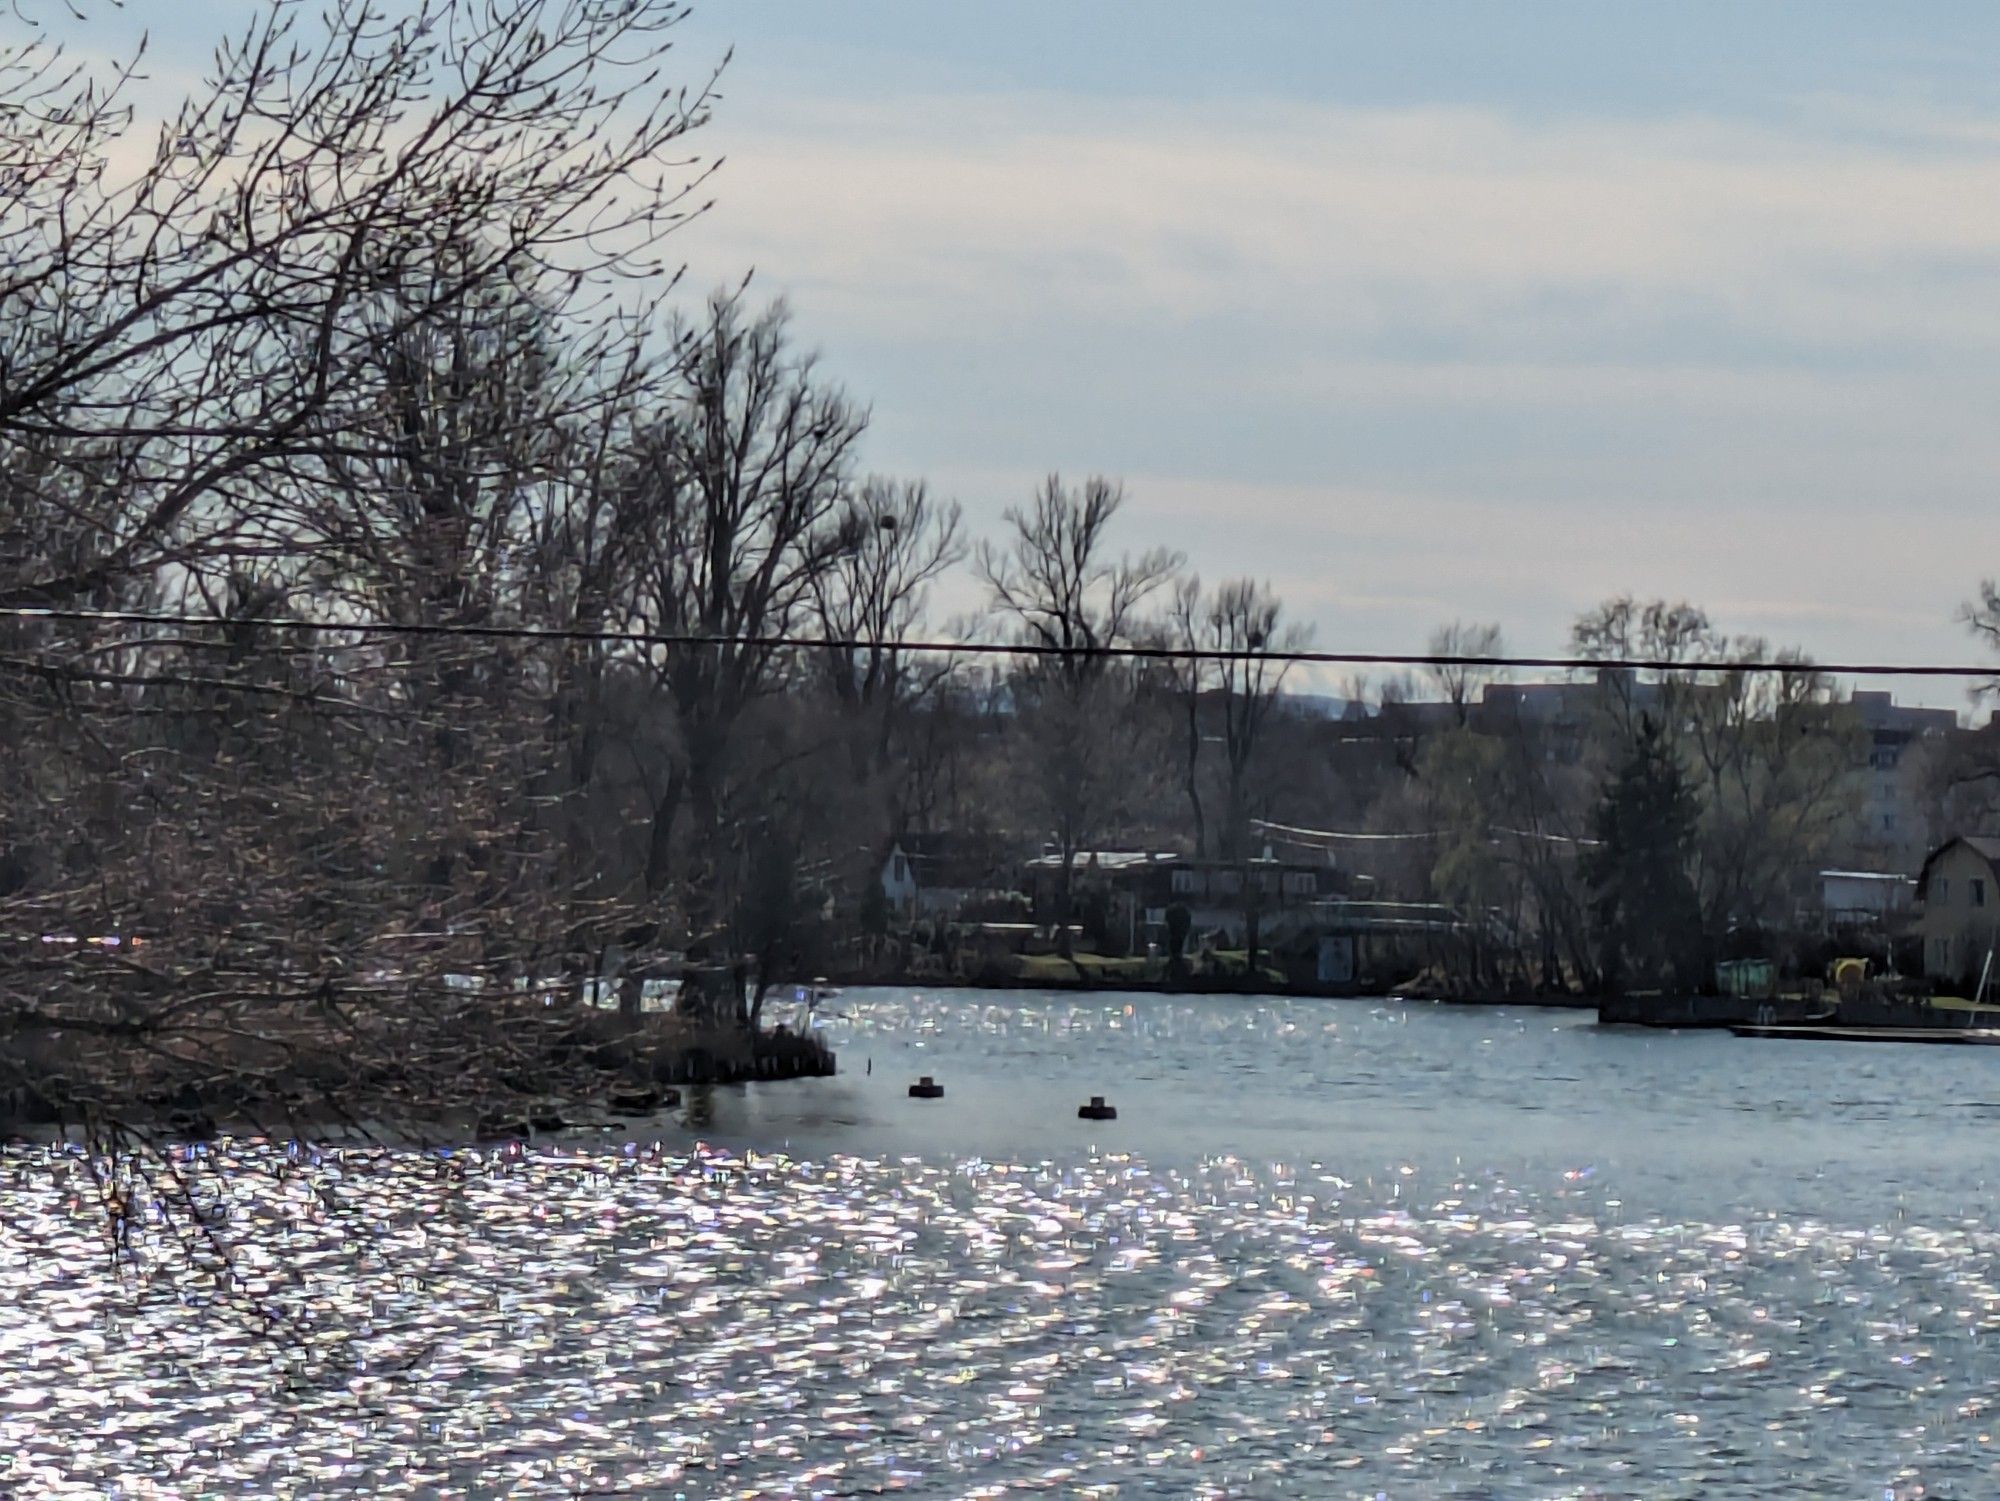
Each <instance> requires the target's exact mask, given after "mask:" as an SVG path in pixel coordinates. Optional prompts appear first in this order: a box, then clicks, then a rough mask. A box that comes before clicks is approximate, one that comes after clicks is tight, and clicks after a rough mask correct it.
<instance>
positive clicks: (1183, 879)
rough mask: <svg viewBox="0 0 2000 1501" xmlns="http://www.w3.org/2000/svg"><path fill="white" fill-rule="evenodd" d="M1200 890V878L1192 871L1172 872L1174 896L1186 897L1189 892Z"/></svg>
mask: <svg viewBox="0 0 2000 1501" xmlns="http://www.w3.org/2000/svg"><path fill="white" fill-rule="evenodd" d="M1200 888H1201V877H1200V876H1198V875H1196V874H1195V873H1194V872H1193V871H1191V870H1177V871H1175V872H1174V894H1175V895H1176V896H1186V895H1188V894H1189V893H1190V892H1194V891H1198V890H1200Z"/></svg>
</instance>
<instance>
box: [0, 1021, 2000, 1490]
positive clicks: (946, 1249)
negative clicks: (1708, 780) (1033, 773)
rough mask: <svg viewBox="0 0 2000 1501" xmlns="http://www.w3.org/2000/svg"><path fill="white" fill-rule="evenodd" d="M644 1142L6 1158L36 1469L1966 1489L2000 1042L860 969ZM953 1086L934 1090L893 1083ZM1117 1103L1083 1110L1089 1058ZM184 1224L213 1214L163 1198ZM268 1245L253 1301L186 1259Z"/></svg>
mask: <svg viewBox="0 0 2000 1501" xmlns="http://www.w3.org/2000/svg"><path fill="white" fill-rule="evenodd" d="M823 1012H824V1013H827V1014H823V1015H822V1017H821V1019H820V1020H821V1022H822V1024H823V1025H824V1026H825V1028H826V1031H827V1033H828V1035H829V1038H830V1040H831V1041H832V1042H833V1043H834V1045H835V1046H836V1047H837V1048H838V1049H839V1050H840V1057H841V1067H842V1069H843V1073H842V1075H841V1077H839V1078H836V1079H829V1080H810V1081H802V1082H796V1083H786V1084H776V1085H770V1086H757V1087H752V1088H749V1089H746V1090H716V1091H713V1092H709V1093H701V1094H697V1095H694V1096H691V1097H690V1099H689V1100H688V1102H687V1105H686V1108H685V1110H684V1111H683V1112H681V1113H680V1114H678V1115H676V1116H673V1117H670V1118H662V1119H661V1120H660V1121H658V1122H654V1123H649V1124H648V1125H647V1126H645V1128H644V1129H642V1130H639V1131H637V1132H635V1133H633V1134H632V1135H630V1136H629V1137H628V1136H616V1137H614V1136H594V1137H571V1138H566V1139H563V1140H560V1141H557V1142H553V1143H543V1142H536V1143H531V1144H527V1145H526V1146H522V1145H520V1144H510V1145H500V1146H488V1147H483V1148H478V1149H468V1148H463V1147H461V1148H456V1149H452V1150H448V1151H428V1152H419V1151H412V1150H390V1149H382V1148H367V1149H355V1148H348V1149H343V1150H335V1149H333V1148H326V1147H321V1148H315V1147H312V1146H310V1145H306V1144H299V1143H289V1144H288V1143H281V1142H255V1141H225V1142H221V1143H217V1144H215V1145H214V1146H212V1147H207V1148H190V1149H188V1150H187V1151H186V1152H185V1153H183V1154H181V1160H178V1161H177V1162H176V1163H175V1164H174V1165H173V1167H174V1171H176V1172H179V1173H183V1174H185V1175H186V1177H187V1179H188V1181H189V1182H190V1183H191V1184H192V1185H193V1186H194V1192H195V1196H196V1198H197V1200H198V1201H199V1202H201V1203H203V1204H205V1205H209V1206H212V1213H211V1219H212V1221H213V1224H212V1227H211V1228H212V1233H213V1240H212V1241H211V1240H210V1238H209V1235H208V1233H207V1232H204V1231H201V1230H200V1229H196V1230H195V1231H193V1232H192V1233H193V1235H194V1240H193V1242H192V1244H191V1248H187V1249H177V1248H176V1247H175V1245H174V1244H173V1243H172V1236H173V1233H174V1227H172V1226H162V1225H150V1226H147V1227H144V1228H142V1229H141V1230H140V1232H139V1233H137V1234H136V1235H135V1236H134V1237H133V1240H132V1243H131V1246H130V1248H129V1250H128V1251H127V1252H126V1253H125V1256H124V1263H125V1264H124V1266H123V1267H122V1269H121V1270H114V1269H113V1265H112V1258H111V1254H110V1249H109V1245H108V1240H107V1236H106V1232H105V1220H104V1216H103V1214H102V1212H101V1211H97V1210H95V1209H94V1208H93V1207H92V1206H93V1205H94V1203H95V1202H96V1201H95V1196H94V1191H93V1190H92V1188H91V1186H90V1180H89V1177H88V1173H87V1172H86V1169H85V1164H84V1163H83V1161H82V1159H81V1158H80V1157H79V1156H78V1155H77V1154H76V1153H75V1152H73V1151H63V1150H59V1149H50V1148H47V1147H16V1148H11V1149H6V1151H5V1152H4V1154H0V1213H4V1215H5V1223H6V1225H7V1233H6V1235H5V1236H4V1238H0V1255H4V1280H0V1371H5V1372H6V1373H7V1377H8V1379H7V1381H6V1382H5V1383H0V1491H5V1490H7V1489H8V1488H10V1487H11V1488H12V1489H13V1490H14V1491H16V1492H18V1493H20V1494H23V1495H45V1494H46V1495H61V1494H76V1495H100V1494H121V1495H132V1496H141V1495H156V1494H166V1495H221V1494H233V1495H241V1494H258V1495H263V1494H280V1495H316V1496H317V1495H329V1494H366V1495H410V1496H430V1495H439V1494H450V1495H474V1496H483V1495H501V1494H527V1495H550V1496H561V1495H640V1496H656V1495H657V1496H681V1495H685V1496H725V1495H729V1496H846V1495H872V1494H881V1493H888V1492H903V1493H908V1494H912V1495H941V1496H989V1495H998V1494H1002V1493H1009V1494H1011V1493H1014V1492H1036V1491H1045V1492H1049V1493H1054V1494H1060V1495H1103V1496H1108V1495H1165V1496H1302V1495H1304V1496H1329V1497H1333V1496H1356V1497H1375V1496H1378V1495H1379V1496H1391V1497H1402V1496H1423V1497H1430V1496H1463V1497H1516V1496H1519V1497H1589V1496H1606V1497H1609V1496H1628V1495H1644V1496H1711V1495H1729V1496H1759V1495H1768V1496H1773V1497H1779V1496H1783V1497H1796V1496H1800V1495H1828V1496H1835V1495H1838V1496H1859V1497H1885V1498H1892V1501H1900V1498H1913V1497H1918V1496H1934V1497H1943V1496H1964V1495H1976V1494H1986V1493H1989V1492H1990V1490H1991V1476H1992V1474H1994V1473H1995V1472H1996V1471H2000V1458H1996V1457H1995V1455H1994V1454H1993V1453H1992V1451H1993V1449H1994V1448H1995V1447H1996V1445H1995V1435H1996V1432H2000V1418H1996V1415H1995V1413H1994V1411H1993V1404H1994V1402H1995V1401H1996V1400H2000V1397H1996V1393H2000V1345H1996V1340H1995V1336H1996V1331H2000V1263H1996V1252H2000V1235H1996V1234H1995V1233H1993V1232H1992V1231H1991V1230H1989V1228H1988V1227H1989V1225H1990V1224H1991V1221H1992V1214H1991V1209H1992V1204H1993V1191H1992V1173H1991V1171H1990V1168H1989V1163H1990V1162H1991V1160H1992V1156H1993V1152H1992V1140H1993V1136H1994V1133H1995V1132H1996V1130H2000V1072H1996V1070H2000V1053H1996V1052H1995V1051H1993V1050H1988V1049H1982V1048H1939V1047H1892V1046H1881V1045H1873V1046H1870V1045H1855V1044H1808V1043H1791V1042H1753V1041H1745V1040H1739V1039H1735V1038H1732V1037H1730V1036H1728V1035H1727V1034H1726V1033H1725V1034H1720V1035H1717V1034H1666V1033H1655V1032H1639V1031H1626V1030H1621V1029H1609V1028H1599V1027H1597V1026H1596V1025H1595V1024H1594V1023H1593V1022H1592V1021H1591V1019H1590V1016H1589V1013H1577V1012H1563V1011H1530V1010H1497V1009H1472V1008H1452V1007H1433V1006H1427V1005H1403V1006H1398V1005H1378V1004H1374V1003H1369V1002H1342V1001H1306V1000H1296V1001H1295V1000H1278V999H1259V998H1237V997H1202V998H1175V997H1166V996H1118V995H1090V996H1080V995H1058V994H1038V993H1034V992H1018V991H1015V992H1004V993H1001V992H995V993H979V992H964V991H960V992H948V993H939V994H935V995H932V994H925V993H917V992H911V991H903V990H897V991H886V990H885V991H872V992H871V991H851V992H849V993H847V994H846V995H844V996H841V997H839V998H837V999H835V1000H833V1001H832V1002H830V1003H828V1005H827V1006H826V1007H823ZM919 1074H930V1075H933V1076H935V1077H936V1078H937V1079H938V1080H939V1081H940V1082H941V1083H943V1084H944V1085H945V1088H946V1095H945V1098H944V1099H942V1100H937V1101H916V1100H911V1099H909V1098H907V1096H906V1089H907V1086H908V1085H909V1084H910V1082H911V1081H912V1080H914V1079H915V1078H916V1077H917V1076H918V1075H919ZM1094 1094H1099V1095H1104V1096H1106V1097H1108V1099H1109V1100H1110V1101H1111V1103H1112V1104H1114V1105H1115V1106H1116V1107H1117V1108H1118V1111H1119V1119H1118V1120H1117V1121H1115V1122H1109V1123H1103V1124H1095V1123H1090V1122H1086V1121H1081V1120H1078V1119H1077V1117H1076V1109H1077V1106H1078V1105H1079V1104H1081V1103H1082V1102H1083V1101H1084V1100H1085V1099H1086V1098H1088V1097H1089V1096H1090V1095H1094ZM182 1228H186V1227H182ZM212 1247H221V1248H223V1249H225V1250H227V1251H228V1253H229V1254H230V1256H231V1257H232V1259H233V1264H234V1272H233V1276H234V1279H235V1286H234V1290H233V1291H232V1292H230V1294H229V1295H228V1296H227V1297H223V1296H221V1295H220V1291H219V1288H218V1285H217V1283H216V1281H215V1280H214V1279H212V1278H209V1279H204V1278H200V1277H194V1276H190V1275H189V1274H188V1273H187V1272H186V1271H185V1266H186V1263H187V1258H188V1257H189V1256H193V1257H195V1258H196V1259H198V1260H206V1261H212V1260H213V1258H214V1255H215V1251H214V1250H213V1249H212Z"/></svg>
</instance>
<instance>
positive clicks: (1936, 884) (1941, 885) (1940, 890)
mask: <svg viewBox="0 0 2000 1501" xmlns="http://www.w3.org/2000/svg"><path fill="white" fill-rule="evenodd" d="M1931 896H1932V898H1933V899H1934V900H1935V901H1936V902H1937V904H1938V905H1939V906H1940V907H1942V906H1943V905H1944V904H1945V903H1946V902H1948V901H1950V900H1951V881H1950V880H1949V879H1948V878H1946V877H1944V876H1939V877H1938V878H1937V879H1936V880H1935V881H1933V882H1931Z"/></svg>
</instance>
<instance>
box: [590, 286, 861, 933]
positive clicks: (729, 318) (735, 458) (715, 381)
mask: <svg viewBox="0 0 2000 1501" xmlns="http://www.w3.org/2000/svg"><path fill="white" fill-rule="evenodd" d="M786 321H787V320H786V313H785V309H784V308H783V306H782V305H775V306H773V307H771V308H769V309H767V310H766V311H764V312H762V313H760V314H758V315H756V316H754V317H746V316H745V314H744V310H743V307H742V303H741V299H740V297H737V296H717V297H714V298H711V299H710V301H709V303H708V305H707V308H706V311H705V313H704V315H703V317H702V319H701V321H700V322H699V323H695V324H682V325H681V326H680V328H679V330H678V332H679V337H678V338H677V340H676V344H677V346H678V347H680V348H682V349H684V350H685V351H686V356H687V358H686V363H685V366H684V372H683V375H682V378H681V381H680V382H679V383H678V384H677V386H676V388H675V389H674V390H673V391H672V392H671V393H670V395H669V399H668V401H667V404H666V406H665V407H664V408H663V409H662V410H661V411H660V412H659V413H658V414H657V415H656V417H655V418H654V420H653V421H652V422H651V424H650V425H649V426H648V427H647V428H646V429H645V430H644V431H643V432H642V433H641V434H640V436H639V440H638V443H637V446H636V449H635V451H634V453H633V454H632V456H631V460H630V462H631V465H632V468H631V472H630V483H632V484H633V485H635V486H638V487H640V488H641V489H642V490H643V491H645V493H646V494H647V495H648V497H649V499H648V505H649V507H650V509H651V515H652V525H653V527H654V528H655V530H654V532H653V535H652V536H651V537H650V539H649V543H650V545H649V547H648V550H647V553H646V556H645V560H644V563H643V565H642V567H641V568H640V570H639V575H638V582H637V588H636V592H635V594H634V596H633V598H632V600H631V602H630V605H629V607H628V608H629V611H630V615H629V619H630V621H631V623H633V624H642V625H644V626H646V627H647V628H649V629H651V630H653V631H656V632H660V633H664V634H670V635H689V636H693V637H696V638H699V641H700V644H692V645H671V646H658V647H653V648H649V649H648V650H647V651H646V652H645V653H644V656H643V664H644V666H645V668H646V670H647V671H648V672H649V673H651V674H652V676H653V678H654V680H655V681H656V682H657V684H658V686H659V688H660V690H661V691H662V692H663V693H664V695H665V697H666V700H667V702H668V704H669V705H670V706H671V709H672V713H673V716H674V723H675V728H676V739H677V746H676V751H675V754H674V756H673V759H672V762H671V764H670V765H669V766H668V767H666V768H665V769H664V773H663V775H662V776H661V777H660V780H659V782H658V784H657V785H656V786H655V787H654V788H653V789H652V790H651V793H650V803H651V808H650V817H649V822H650V838H649V848H648V855H647V860H646V870H645V886H646V889H647V891H648V892H649V893H651V894H652V895H654V896H655V897H657V896H659V895H660V894H661V893H663V892H664V891H665V890H666V888H667V885H668V879H669V876H670V875H671V874H672V873H673V856H674V851H675V848H676V836H677V832H678V830H677V825H678V821H679V816H680V814H681V811H682V809H683V807H686V808H687V809H688V810H689V811H690V812H691V815H692V819H693V827H692V829H691V830H689V831H688V839H687V841H686V842H685V843H686V847H687V854H688V856H689V861H690V868H688V869H685V870H684V871H682V873H681V880H680V885H681V887H682V889H683V890H684V892H685V894H686V899H687V902H688V904H689V923H690V925H691V931H692V932H693V934H694V935H695V936H696V937H697V938H699V937H701V936H702V935H704V934H705V933H707V932H709V931H710V930H712V929H713V927H714V924H715V923H716V921H717V919H718V914H719V912H720V909H721V905H722V898H721V895H720V893H719V891H718V882H719V880H720V879H721V872H722V865H721V860H722V850H721V836H722V833H723V810H724V807H725V805H726V802H727V800H728V796H729V787H728V783H729V781H730V779H731V777H732V775H735V774H737V773H739V772H741V771H742V770H743V769H744V768H743V766H742V764H741V762H740V758H739V752H740V751H741V749H742V747H741V746H740V745H739V744H738V742H737V740H736V730H737V727H738V725H739V724H740V722H741V720H742V717H743V715H744V713H745V712H746V711H747V709H748V708H749V707H750V705H752V704H753V703H755V702H756V701H757V700H758V699H760V698H761V697H763V696H764V695H766V694H768V693H770V692H771V691H773V690H774V689H775V688H776V687H778V686H779V685H780V684H781V683H782V682H784V681H785V680H786V675H787V674H788V673H789V672H791V671H792V670H793V669H794V668H795V666H796V665H797V657H796V653H794V652H792V651H791V650H789V649H788V648H787V647H785V646H784V645H782V644H781V643H782V639H783V638H784V637H786V636H787V635H788V634H789V633H791V632H792V631H793V630H794V628H795V627H796V626H797V625H799V624H800V623H801V622H804V621H806V620H808V619H809V618H810V615H811V610H812V606H813V602H814V588H815V585H816V583H817V582H818V581H819V580H820V578H821V577H822V575H824V574H825V573H826V572H827V571H828V570H829V569H830V568H832V567H833V566H835V563H836V560H838V559H840V558H842V557H843V556H845V555H847V554H850V553H852V552H853V551H854V550H855V549H856V548H857V546H859V544H860V539H861V532H862V530H863V528H862V527H861V525H860V523H859V521H858V519H857V516H856V513H855V512H854V511H852V510H851V509H849V507H848V506H847V504H846V502H847V499H848V496H849V493H850V483H851V482H850V465H851V463H852V458H853V453H854V447H855V444H856V442H857V440H858V439H859V438H860V435H861V433H862V430H863V428H864V426H865V423H866V418H865V416H864V414H863V413H862V412H861V411H860V410H859V409H858V408H856V407H855V406H853V405H852V404H851V403H850V402H849V401H848V400H847V398H846V397H845V395H843V394H842V393H841V392H840V391H839V390H838V389H837V388H835V387H833V386H831V385H829V384H827V383H826V382H825V381H823V380H822V379H821V378H820V376H819V374H818V370H817V367H816V363H815V360H814V359H813V358H812V357H811V356H809V355H803V354H800V353H799V352H798V351H796V350H794V349H793V348H792V347H791V345H790V343H789V341H788V338H787V333H786Z"/></svg>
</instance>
